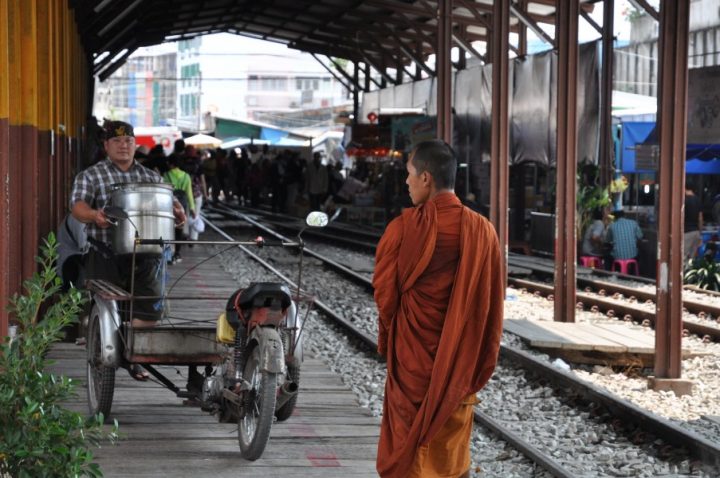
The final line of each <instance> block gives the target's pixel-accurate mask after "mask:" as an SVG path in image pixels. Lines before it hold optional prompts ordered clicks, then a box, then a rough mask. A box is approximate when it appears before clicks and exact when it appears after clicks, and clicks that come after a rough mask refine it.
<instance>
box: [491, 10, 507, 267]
mask: <svg viewBox="0 0 720 478" xmlns="http://www.w3.org/2000/svg"><path fill="white" fill-rule="evenodd" d="M492 26H493V31H492V52H491V54H490V58H491V59H492V126H491V129H490V131H491V132H492V134H491V136H490V221H491V222H492V223H493V225H494V226H495V230H496V231H497V234H498V239H499V240H500V250H501V251H502V254H503V267H504V270H507V255H508V246H507V244H508V189H509V187H508V177H509V171H508V168H509V166H508V161H509V157H510V136H509V130H510V125H509V113H508V104H509V96H510V79H509V60H508V48H509V41H510V40H509V35H510V4H509V2H495V3H494V5H493V25H492ZM505 280H506V281H507V277H505Z"/></svg>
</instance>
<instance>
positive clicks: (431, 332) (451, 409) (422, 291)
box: [373, 140, 504, 478]
mask: <svg viewBox="0 0 720 478" xmlns="http://www.w3.org/2000/svg"><path fill="white" fill-rule="evenodd" d="M456 170H457V163H456V160H455V157H454V154H453V151H452V149H451V148H450V146H448V145H447V144H446V143H444V142H442V141H438V140H434V141H425V142H422V143H420V144H419V145H418V146H417V147H415V148H414V150H413V152H412V153H411V155H410V160H409V161H408V163H407V171H408V178H407V181H406V182H407V185H408V187H409V192H410V198H411V199H412V203H413V205H414V206H415V207H413V208H409V209H405V210H404V211H403V213H402V215H401V216H399V217H397V218H395V219H394V220H393V221H392V222H391V223H390V224H389V225H388V227H387V229H386V231H385V233H384V234H383V237H382V238H381V239H380V243H379V245H378V248H377V255H376V264H375V276H374V279H373V286H374V287H375V302H376V303H377V307H378V312H379V333H378V352H379V353H380V354H381V355H383V356H384V357H385V358H386V359H387V379H386V382H385V401H384V403H383V417H382V425H381V430H380V442H379V445H378V457H377V471H378V473H379V474H380V476H381V477H383V478H408V477H422V478H431V477H464V476H469V473H470V435H471V431H472V423H473V406H474V405H475V404H476V403H477V399H476V397H475V393H476V392H477V391H478V390H480V389H481V388H482V387H483V386H484V385H485V383H487V381H488V380H489V379H490V376H491V375H492V372H493V369H494V368H495V364H496V362H497V356H498V351H499V348H500V337H501V335H502V320H503V298H504V285H503V284H504V280H503V273H504V271H503V264H502V262H501V259H500V257H501V255H500V249H499V244H498V239H497V235H496V233H495V230H494V228H493V227H492V225H491V224H490V223H489V222H488V221H487V220H486V219H485V218H484V217H482V216H480V215H479V214H477V213H475V212H473V211H471V210H470V209H468V208H467V207H464V206H463V205H462V204H461V202H460V199H459V198H458V197H457V196H456V195H455V193H454V192H453V188H454V182H455V173H456Z"/></svg>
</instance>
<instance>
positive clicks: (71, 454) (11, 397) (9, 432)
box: [0, 234, 117, 478]
mask: <svg viewBox="0 0 720 478" xmlns="http://www.w3.org/2000/svg"><path fill="white" fill-rule="evenodd" d="M41 250H42V256H41V257H38V258H37V259H36V260H37V262H38V263H39V264H40V267H39V269H40V271H39V272H36V273H35V274H33V276H32V277H31V278H30V279H28V280H26V281H25V282H24V283H23V290H24V294H23V295H18V294H16V295H15V296H13V298H12V299H11V300H10V306H9V311H10V313H11V315H12V316H13V320H14V323H15V324H16V327H17V334H16V336H15V337H14V338H10V337H6V338H5V340H4V341H3V343H2V345H0V430H1V431H2V432H1V433H0V477H3V478H5V477H14V478H15V477H17V478H25V477H27V478H30V477H32V478H35V477H59V476H62V477H74V476H102V472H101V471H100V468H99V466H98V465H97V464H96V463H92V459H93V454H92V452H91V451H90V450H89V448H88V447H89V446H90V445H92V446H100V442H101V440H103V439H109V440H110V441H111V442H113V443H114V442H115V440H116V439H117V422H115V425H114V427H112V429H111V430H110V431H109V432H107V431H105V430H104V428H103V417H102V416H99V415H98V416H95V417H91V418H85V417H84V416H83V415H81V414H79V413H77V412H73V411H70V410H68V409H65V408H63V406H62V403H63V402H65V401H67V400H70V399H72V398H73V397H74V396H75V392H74V388H75V385H74V383H73V381H72V380H71V379H70V378H67V377H64V376H58V375H55V374H53V373H50V372H48V370H47V369H48V366H49V365H51V364H52V361H50V360H48V359H47V353H48V351H49V349H50V346H51V345H52V344H53V343H54V342H57V341H58V340H60V338H62V336H63V328H64V327H65V326H68V325H70V324H72V323H73V322H75V321H77V315H78V313H79V312H80V310H81V307H82V305H83V302H84V297H83V296H82V294H81V293H80V291H78V290H77V289H74V288H73V289H71V290H69V291H68V292H66V293H60V287H61V280H60V278H59V277H58V276H57V274H56V272H55V268H54V266H53V264H54V261H55V259H56V257H57V243H56V240H55V236H54V235H53V234H50V236H49V237H48V239H47V240H46V241H45V245H44V246H43V247H42V248H41ZM41 317H42V320H39V319H40V318H41Z"/></svg>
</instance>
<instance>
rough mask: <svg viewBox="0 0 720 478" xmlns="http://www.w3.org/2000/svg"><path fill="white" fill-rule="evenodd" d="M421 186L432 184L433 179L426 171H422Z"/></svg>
mask: <svg viewBox="0 0 720 478" xmlns="http://www.w3.org/2000/svg"><path fill="white" fill-rule="evenodd" d="M422 174H423V185H425V186H432V183H433V177H432V174H430V173H429V172H427V171H423V173H422Z"/></svg>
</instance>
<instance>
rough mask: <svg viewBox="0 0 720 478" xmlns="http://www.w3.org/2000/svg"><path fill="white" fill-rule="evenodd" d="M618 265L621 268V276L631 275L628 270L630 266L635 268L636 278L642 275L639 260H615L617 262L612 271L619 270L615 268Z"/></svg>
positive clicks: (614, 262) (614, 263)
mask: <svg viewBox="0 0 720 478" xmlns="http://www.w3.org/2000/svg"><path fill="white" fill-rule="evenodd" d="M617 265H619V266H620V273H621V274H629V273H630V272H629V271H628V269H629V266H631V265H632V266H633V268H634V270H635V274H634V275H636V276H639V275H640V267H638V262H637V260H635V259H615V260H614V261H613V265H612V270H613V271H615V270H617V269H616V268H615V266H617Z"/></svg>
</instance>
